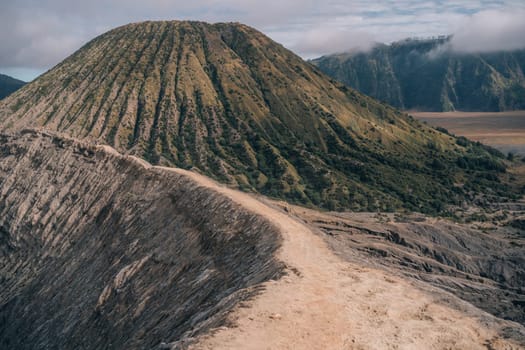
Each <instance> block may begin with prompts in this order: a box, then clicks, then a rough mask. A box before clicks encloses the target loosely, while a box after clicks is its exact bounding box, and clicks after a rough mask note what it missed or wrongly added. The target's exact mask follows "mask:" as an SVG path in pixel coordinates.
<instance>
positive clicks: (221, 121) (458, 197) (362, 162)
mask: <svg viewBox="0 0 525 350" xmlns="http://www.w3.org/2000/svg"><path fill="white" fill-rule="evenodd" d="M33 127H38V128H44V129H47V130H53V131H59V132H63V133H65V134H67V135H69V136H72V137H75V138H82V139H91V140H93V139H94V140H96V141H97V142H102V143H106V144H109V145H111V146H113V147H114V148H116V149H117V150H119V151H120V152H127V153H131V154H134V155H136V156H138V157H141V158H143V159H146V160H148V161H149V162H151V163H153V164H162V165H169V166H177V167H182V168H190V167H195V168H198V169H199V170H200V171H201V172H203V173H204V174H206V175H208V176H211V177H213V178H215V179H217V180H219V181H221V182H225V183H228V184H232V185H236V186H238V187H239V188H241V189H244V190H248V191H256V192H259V193H262V194H266V195H270V196H273V197H278V198H281V199H285V200H288V201H291V202H296V203H301V204H303V205H312V206H317V207H324V208H328V209H354V210H385V209H387V210H393V209H396V208H401V207H404V208H408V209H411V210H420V211H425V212H439V211H441V210H442V209H443V207H444V206H445V205H446V204H450V203H457V202H459V201H463V200H465V199H466V195H467V193H468V192H470V191H471V189H473V188H475V190H476V191H479V190H481V191H482V192H492V193H495V192H498V191H500V190H501V186H500V185H499V184H497V183H495V182H494V181H493V180H490V179H489V178H488V177H485V179H484V180H483V181H484V182H487V183H486V184H483V185H481V186H480V181H478V179H477V176H476V175H475V174H471V173H470V171H465V169H463V168H461V167H460V166H458V161H459V159H460V158H463V157H469V158H475V160H474V162H475V163H476V164H485V165H487V164H490V165H489V167H485V166H482V168H483V169H481V170H482V171H483V173H484V174H485V173H497V172H498V171H497V170H496V169H500V170H502V169H503V167H502V165H501V161H500V160H498V159H496V158H495V157H493V155H491V154H489V153H488V152H487V151H486V150H485V149H483V148H482V147H480V146H479V145H476V144H470V145H468V146H465V145H463V146H461V145H458V144H457V143H456V140H455V139H454V138H453V137H451V136H450V135H445V134H443V133H440V132H437V131H436V130H433V129H431V128H429V127H427V126H425V125H422V124H420V123H418V122H417V121H415V120H413V119H411V118H409V117H408V116H407V115H405V114H403V113H401V112H399V111H396V110H395V109H393V108H391V107H389V106H386V105H383V104H381V103H379V102H377V101H375V100H373V99H371V98H369V97H366V96H363V95H361V94H359V93H358V92H356V91H354V90H351V89H348V88H346V87H344V86H342V85H341V84H337V83H335V82H334V81H332V80H331V79H329V78H328V77H326V76H324V75H323V74H321V73H320V72H319V71H318V70H317V69H315V68H314V67H312V66H311V65H309V64H307V63H305V62H304V61H303V60H301V59H300V58H299V57H298V56H296V55H294V54H293V53H292V52H290V51H288V50H286V49H285V48H283V47H282V46H281V45H279V44H277V43H275V42H273V41H272V40H271V39H269V38H268V37H266V36H264V35H263V34H262V33H260V32H258V31H256V30H254V29H253V28H250V27H247V26H244V25H242V24H232V23H230V24H213V25H212V24H206V23H201V22H176V21H173V22H146V23H137V24H131V25H127V26H124V27H120V28H117V29H114V30H112V31H109V32H108V33H105V34H103V35H101V36H100V37H98V38H95V39H94V40H92V41H91V42H89V43H88V44H86V45H85V46H84V47H83V48H81V49H80V50H79V51H77V52H76V53H75V54H73V55H72V56H71V57H69V58H68V59H66V60H65V61H64V62H62V63H60V64H59V65H58V66H57V67H55V68H53V69H52V70H50V71H49V72H47V73H46V74H44V75H42V76H41V77H39V78H38V79H36V80H35V81H33V82H31V83H30V84H28V85H27V86H25V87H24V88H22V89H21V90H19V91H17V92H16V93H15V94H13V95H11V96H9V97H8V98H6V99H4V100H2V101H1V102H0V129H2V130H20V129H23V128H33ZM478 158H479V159H481V161H479V159H478ZM432 162H436V163H439V164H440V165H439V166H440V167H442V168H443V171H444V172H446V174H447V176H446V177H445V176H441V175H439V174H438V175H437V176H433V174H435V173H436V172H435V169H434V167H433V163H432ZM492 166H495V168H494V167H492ZM491 167H492V169H489V168H491ZM495 170H496V171H495ZM492 175H494V176H492V177H491V178H492V179H495V178H497V175H496V174H492ZM451 177H453V178H454V179H453V180H451V181H450V182H449V181H448V180H450V179H451ZM453 182H456V183H466V184H467V185H466V187H465V188H464V189H456V190H453V189H452V187H453V186H452V183H453ZM472 182H476V183H475V184H474V183H472ZM494 189H495V191H494ZM407 193H408V194H407Z"/></svg>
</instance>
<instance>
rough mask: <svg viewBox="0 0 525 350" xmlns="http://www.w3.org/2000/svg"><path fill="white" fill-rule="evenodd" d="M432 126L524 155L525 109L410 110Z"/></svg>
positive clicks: (501, 149) (503, 150) (505, 150)
mask: <svg viewBox="0 0 525 350" xmlns="http://www.w3.org/2000/svg"><path fill="white" fill-rule="evenodd" d="M408 113H409V114H411V115H413V116H414V117H416V118H418V119H420V120H423V121H426V122H427V123H428V124H430V125H433V126H441V127H444V128H445V129H447V130H449V131H450V132H452V133H454V134H456V135H458V136H465V137H468V138H469V139H472V140H475V141H480V142H482V143H485V144H487V145H490V146H493V147H495V148H497V149H499V150H500V151H502V152H505V153H506V152H513V153H517V154H520V155H525V111H509V112H444V113H439V112H414V111H412V112H408Z"/></svg>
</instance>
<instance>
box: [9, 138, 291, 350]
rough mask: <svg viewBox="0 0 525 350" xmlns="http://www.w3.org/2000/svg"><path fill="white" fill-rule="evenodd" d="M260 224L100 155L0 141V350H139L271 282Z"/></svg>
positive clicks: (231, 206) (154, 173) (215, 198)
mask: <svg viewBox="0 0 525 350" xmlns="http://www.w3.org/2000/svg"><path fill="white" fill-rule="evenodd" d="M279 244H280V236H279V235H278V232H277V229H276V228H275V227H274V226H273V225H272V224H271V223H270V222H268V221H266V220H264V219H262V218H260V217H258V216H255V215H253V214H251V213H249V212H247V211H246V210H244V209H242V208H241V207H240V206H239V205H237V204H235V203H233V202H232V201H231V200H229V199H227V198H226V197H223V196H221V195H219V194H217V193H215V192H213V191H211V190H209V189H205V188H203V187H199V186H198V185H197V184H195V183H194V182H192V181H191V180H190V179H188V178H186V177H184V176H183V175H180V174H176V173H172V172H168V171H165V170H162V169H158V168H149V169H146V168H144V166H143V164H142V163H141V162H139V161H137V160H134V159H132V158H131V157H124V156H120V155H118V154H116V153H112V152H110V150H108V149H107V148H103V147H94V146H89V145H87V144H82V143H79V142H76V141H72V140H69V139H64V138H60V137H55V136H51V135H46V134H41V133H37V132H33V131H25V132H22V133H21V134H16V135H2V136H0V262H1V263H0V284H1V286H2V288H1V289H0V348H5V349H15V348H16V349H36V348H49V349H51V348H62V349H66V348H68V349H74V348H81V349H124V348H151V347H154V346H157V345H159V344H160V343H161V342H172V341H176V340H179V339H181V338H182V337H191V336H194V335H196V334H199V333H201V332H202V331H204V330H206V329H209V328H210V327H214V326H218V325H221V324H223V323H224V316H225V314H226V313H227V312H228V311H229V310H230V309H231V308H232V307H233V306H234V305H235V304H236V303H238V302H239V301H241V300H243V299H245V298H247V297H249V296H250V295H252V294H253V293H255V292H256V290H257V285H258V284H260V283H261V282H263V281H266V280H269V279H271V278H276V277H278V276H279V275H280V274H281V271H282V266H281V263H279V262H278V261H277V260H276V259H275V258H274V252H275V250H276V249H277V248H278V247H279Z"/></svg>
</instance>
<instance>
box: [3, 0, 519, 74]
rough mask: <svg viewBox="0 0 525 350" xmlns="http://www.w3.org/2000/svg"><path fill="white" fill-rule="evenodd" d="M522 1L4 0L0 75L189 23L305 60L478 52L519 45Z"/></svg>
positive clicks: (36, 70)
mask: <svg viewBox="0 0 525 350" xmlns="http://www.w3.org/2000/svg"><path fill="white" fill-rule="evenodd" d="M524 18H525V0H478V1H474V0H428V1H425V0H323V1H321V0H262V1H261V0H88V1H74V0H16V1H15V0H6V1H2V3H1V4H0V73H4V74H9V75H12V76H15V77H17V78H21V79H24V80H31V79H33V78H34V77H36V76H37V75H39V74H40V73H42V72H44V71H45V70H47V69H49V68H51V67H53V66H54V65H55V64H57V63H58V62H60V61H61V60H63V59H64V58H65V57H67V56H68V55H69V54H71V53H73V52H74V51H75V50H76V49H78V48H79V47H80V46H81V45H82V44H84V43H85V42H87V41H88V40H90V39H91V38H93V37H94V36H96V35H99V34H101V33H103V32H105V31H107V30H109V29H111V28H113V27H116V26H119V25H122V24H126V23H130V22H136V21H143V20H157V19H159V20H160V19H193V20H203V21H208V22H224V21H235V22H242V23H245V24H248V25H251V26H253V27H255V28H257V29H259V30H261V31H262V32H264V33H265V34H267V35H269V36H270V37H271V38H273V39H274V40H276V41H278V42H280V43H282V44H283V45H285V46H286V47H288V48H289V49H292V50H293V51H295V52H296V53H298V54H299V55H301V56H302V57H304V58H313V57H317V56H320V55H323V54H328V53H333V52H342V51H346V50H349V49H354V48H358V49H362V50H366V49H367V48H369V47H370V46H371V45H372V44H373V43H375V42H385V43H389V42H392V41H395V40H400V39H403V38H406V37H428V36H436V35H445V34H454V41H453V42H452V47H453V49H455V50H458V51H467V52H478V51H491V50H499V49H504V50H511V49H516V48H523V47H525V21H524V20H523V19H524Z"/></svg>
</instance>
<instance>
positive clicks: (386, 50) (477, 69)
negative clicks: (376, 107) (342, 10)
mask: <svg viewBox="0 0 525 350" xmlns="http://www.w3.org/2000/svg"><path fill="white" fill-rule="evenodd" d="M312 63H313V64H315V65H316V66H318V67H319V69H321V70H322V71H323V72H324V73H325V74H327V75H329V76H331V77H333V78H335V79H337V80H339V81H341V82H343V83H344V84H346V85H348V86H351V87H353V88H356V89H357V90H359V91H361V92H363V93H365V94H367V95H369V96H372V97H374V98H377V99H379V100H381V101H384V102H386V103H388V104H391V105H392V106H395V107H398V108H402V109H415V110H423V111H454V110H460V111H505V110H517V109H525V75H524V72H525V50H517V51H512V52H493V53H483V54H476V53H472V54H467V53H455V52H453V51H451V50H450V48H449V46H448V39H436V40H405V41H401V42H397V43H393V44H391V45H378V46H376V47H375V48H373V49H372V50H371V51H370V52H365V53H357V54H336V55H328V56H324V57H321V58H318V59H315V60H313V61H312Z"/></svg>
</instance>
